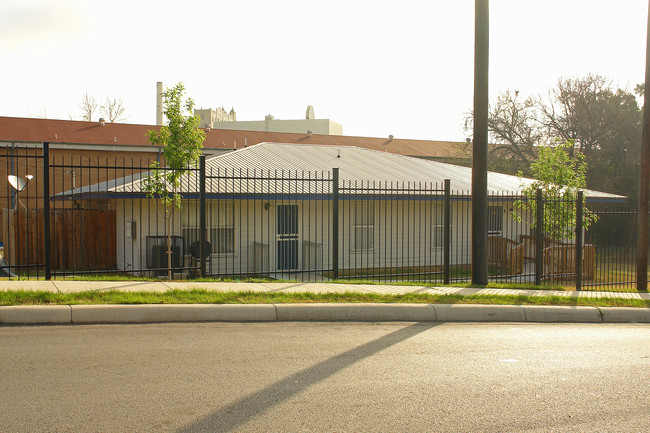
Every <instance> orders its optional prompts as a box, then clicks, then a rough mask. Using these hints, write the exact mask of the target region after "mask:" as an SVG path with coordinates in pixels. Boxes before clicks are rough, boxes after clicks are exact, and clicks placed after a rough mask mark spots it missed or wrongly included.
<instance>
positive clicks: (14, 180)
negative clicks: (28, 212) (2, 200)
mask: <svg viewBox="0 0 650 433" xmlns="http://www.w3.org/2000/svg"><path fill="white" fill-rule="evenodd" d="M25 177H26V178H27V180H24V179H23V178H22V177H18V176H15V175H13V174H10V175H9V176H7V180H8V181H9V184H10V185H11V186H13V187H14V189H15V190H16V191H17V193H16V198H17V199H18V193H19V192H21V191H22V190H23V189H25V186H27V182H29V181H30V180H32V179H33V178H34V176H32V175H31V174H28V175H27V176H25ZM18 201H19V202H20V204H22V205H23V207H24V208H25V209H27V208H26V207H25V205H24V204H23V202H21V201H20V199H18ZM15 206H16V205H15V204H14V209H15Z"/></svg>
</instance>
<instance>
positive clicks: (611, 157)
mask: <svg viewBox="0 0 650 433" xmlns="http://www.w3.org/2000/svg"><path fill="white" fill-rule="evenodd" d="M643 90H644V89H643V87H642V86H637V87H636V88H635V91H634V92H635V93H637V94H639V93H640V92H642V91H643ZM642 118H643V112H642V110H641V108H639V105H638V103H637V98H636V96H635V94H634V93H632V92H629V91H627V90H624V89H618V88H615V87H614V86H612V84H611V82H610V81H609V80H608V79H607V78H605V77H602V76H599V75H587V76H585V77H581V78H572V79H560V80H558V83H557V85H556V86H555V87H554V88H553V89H551V91H550V92H549V95H548V98H547V99H542V98H541V97H534V98H527V99H525V100H522V99H521V98H520V97H519V95H518V92H517V91H514V92H510V91H505V92H502V93H500V94H499V95H498V96H497V99H496V101H494V102H493V104H491V108H490V118H489V120H488V128H489V131H490V143H491V144H490V147H489V162H488V163H489V167H490V169H491V170H497V171H502V172H506V173H511V174H514V173H516V172H517V171H522V172H524V173H525V174H526V175H532V173H531V171H530V165H531V164H532V162H533V161H534V160H535V158H536V157H537V150H538V149H540V148H542V147H544V146H548V145H550V144H552V143H553V141H554V140H555V139H556V138H558V137H559V138H560V139H561V140H572V141H573V142H574V143H575V148H571V149H567V151H568V152H569V155H574V153H581V154H582V155H584V158H585V162H586V163H587V165H588V170H587V172H586V182H587V186H588V187H589V188H591V189H597V190H602V191H608V192H614V193H618V194H624V195H627V196H629V197H631V198H634V197H636V195H637V189H638V174H639V167H638V161H639V157H640V149H641V124H642ZM467 126H468V122H467V121H466V129H467Z"/></svg>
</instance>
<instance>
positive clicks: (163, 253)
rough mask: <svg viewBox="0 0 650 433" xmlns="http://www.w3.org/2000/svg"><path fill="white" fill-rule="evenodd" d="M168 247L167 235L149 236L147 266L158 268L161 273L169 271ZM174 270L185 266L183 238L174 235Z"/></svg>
mask: <svg viewBox="0 0 650 433" xmlns="http://www.w3.org/2000/svg"><path fill="white" fill-rule="evenodd" d="M167 250H168V247H167V237H166V236H147V268H149V269H158V271H157V273H158V274H159V275H164V274H166V273H167V267H168V260H167V254H168V251H167ZM171 253H172V271H173V272H177V270H180V269H181V268H182V267H183V254H184V252H183V238H181V237H180V236H172V248H171Z"/></svg>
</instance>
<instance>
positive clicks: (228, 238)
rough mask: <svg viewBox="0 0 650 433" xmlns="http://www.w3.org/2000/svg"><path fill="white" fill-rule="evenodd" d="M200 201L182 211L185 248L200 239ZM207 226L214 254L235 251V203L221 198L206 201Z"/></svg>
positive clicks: (208, 238) (208, 237)
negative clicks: (220, 199)
mask: <svg viewBox="0 0 650 433" xmlns="http://www.w3.org/2000/svg"><path fill="white" fill-rule="evenodd" d="M199 209H200V206H199V203H198V202H193V203H190V205H189V206H187V207H186V208H185V209H183V211H182V222H181V231H182V234H183V239H184V241H185V249H186V250H187V248H189V246H190V245H192V242H194V241H198V240H199V221H200V220H199V218H200V215H199ZM205 226H206V228H207V231H208V233H207V236H206V238H207V240H208V242H210V245H211V247H212V253H213V254H232V253H234V252H235V212H234V204H233V203H227V202H224V201H219V200H210V201H208V202H207V203H206V216H205Z"/></svg>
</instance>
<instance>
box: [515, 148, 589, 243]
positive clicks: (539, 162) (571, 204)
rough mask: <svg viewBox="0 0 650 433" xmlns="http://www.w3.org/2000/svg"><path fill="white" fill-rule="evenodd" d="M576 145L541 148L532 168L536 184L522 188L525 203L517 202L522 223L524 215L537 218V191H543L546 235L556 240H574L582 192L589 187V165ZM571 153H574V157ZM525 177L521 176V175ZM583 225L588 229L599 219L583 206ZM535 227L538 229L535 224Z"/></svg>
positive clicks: (519, 218) (516, 216)
mask: <svg viewBox="0 0 650 433" xmlns="http://www.w3.org/2000/svg"><path fill="white" fill-rule="evenodd" d="M574 148H575V144H574V143H573V142H572V141H570V140H569V141H565V142H564V143H561V144H559V145H557V146H554V147H540V148H539V150H538V153H539V155H538V158H537V159H536V160H535V161H534V162H533V163H532V164H531V166H530V168H531V171H532V174H533V177H534V179H535V180H534V181H533V182H531V183H527V184H525V185H522V190H523V195H524V196H525V199H524V200H518V201H516V202H515V207H514V212H513V216H514V218H515V219H516V220H517V221H519V222H521V221H522V217H523V216H524V215H526V214H527V215H536V213H537V202H536V200H535V198H536V195H537V189H538V188H541V190H542V194H543V198H544V202H545V206H544V233H545V235H547V236H549V237H551V238H553V239H556V240H558V241H559V240H562V239H573V237H574V236H575V232H574V227H575V221H576V201H577V198H578V190H580V189H583V188H585V187H586V172H587V164H586V162H585V160H584V155H582V154H581V153H579V152H576V153H574V152H573V151H574ZM571 153H574V155H573V156H571ZM520 175H521V174H520ZM583 211H584V213H583V218H582V224H583V227H584V229H585V230H586V229H588V228H589V226H590V225H591V224H593V223H594V222H596V219H597V217H596V215H595V214H594V213H593V212H590V211H589V210H588V209H587V208H586V207H585V206H584V203H583ZM531 227H533V228H535V227H536V221H535V220H533V222H532V224H531Z"/></svg>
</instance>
